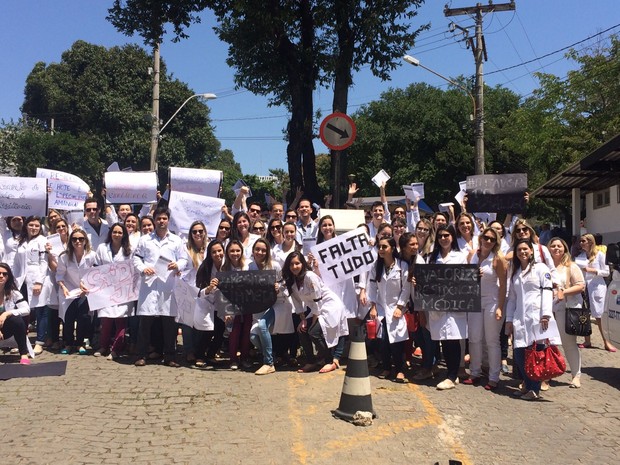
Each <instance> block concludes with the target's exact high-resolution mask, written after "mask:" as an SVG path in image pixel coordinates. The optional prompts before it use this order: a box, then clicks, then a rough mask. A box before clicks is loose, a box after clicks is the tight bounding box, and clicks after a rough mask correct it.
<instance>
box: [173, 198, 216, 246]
mask: <svg viewBox="0 0 620 465" xmlns="http://www.w3.org/2000/svg"><path fill="white" fill-rule="evenodd" d="M223 205H224V199H218V198H215V197H207V196H204V195H196V194H190V193H187V192H177V191H174V190H173V191H172V192H170V202H169V203H168V208H170V211H171V212H172V216H171V217H170V229H171V230H172V231H176V232H177V233H178V232H182V233H185V234H187V233H189V227H190V226H191V224H192V223H193V222H194V221H202V222H203V223H204V224H205V226H206V227H207V234H208V236H209V237H215V235H216V233H217V227H218V225H219V224H220V218H221V217H222V206H223Z"/></svg>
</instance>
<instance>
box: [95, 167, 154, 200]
mask: <svg viewBox="0 0 620 465" xmlns="http://www.w3.org/2000/svg"><path fill="white" fill-rule="evenodd" d="M104 179H105V188H106V200H107V201H108V202H110V203H115V204H118V203H128V204H134V203H139V204H142V203H148V202H150V201H152V200H155V199H156V198H157V174H156V173H155V171H108V172H106V173H105V174H104Z"/></svg>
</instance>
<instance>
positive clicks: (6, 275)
mask: <svg viewBox="0 0 620 465" xmlns="http://www.w3.org/2000/svg"><path fill="white" fill-rule="evenodd" d="M0 276H2V277H3V278H8V277H9V273H8V271H0Z"/></svg>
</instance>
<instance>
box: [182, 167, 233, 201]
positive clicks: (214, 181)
mask: <svg viewBox="0 0 620 465" xmlns="http://www.w3.org/2000/svg"><path fill="white" fill-rule="evenodd" d="M223 177H224V175H223V173H222V172H221V171H219V170H202V169H196V168H178V167H176V166H171V167H170V187H171V189H172V190H173V191H177V192H187V193H189V194H196V195H206V196H208V197H218V196H219V193H220V186H221V185H222V179H223Z"/></svg>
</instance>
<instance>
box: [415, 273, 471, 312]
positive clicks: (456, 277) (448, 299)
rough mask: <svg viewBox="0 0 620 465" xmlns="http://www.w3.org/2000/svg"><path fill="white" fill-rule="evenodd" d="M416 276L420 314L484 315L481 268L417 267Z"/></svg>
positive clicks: (416, 306)
mask: <svg viewBox="0 0 620 465" xmlns="http://www.w3.org/2000/svg"><path fill="white" fill-rule="evenodd" d="M413 274H414V276H415V281H416V286H415V296H414V308H415V309H416V310H417V311H436V312H480V311H481V308H480V271H479V268H478V265H422V264H419V265H418V264H416V265H415V269H414V272H413Z"/></svg>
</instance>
